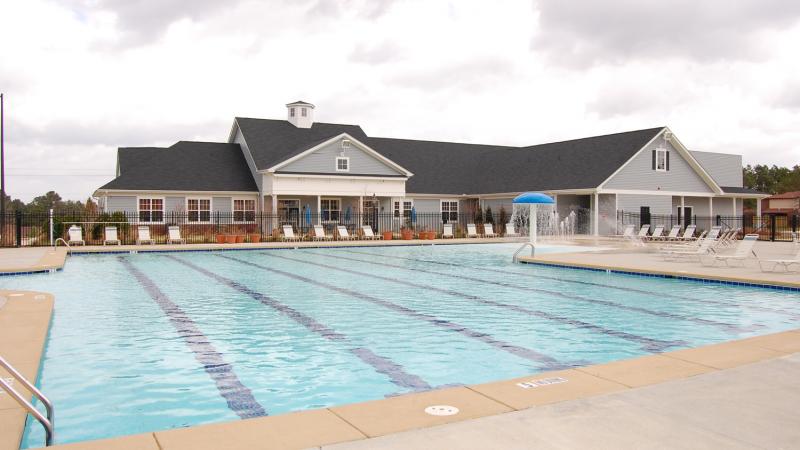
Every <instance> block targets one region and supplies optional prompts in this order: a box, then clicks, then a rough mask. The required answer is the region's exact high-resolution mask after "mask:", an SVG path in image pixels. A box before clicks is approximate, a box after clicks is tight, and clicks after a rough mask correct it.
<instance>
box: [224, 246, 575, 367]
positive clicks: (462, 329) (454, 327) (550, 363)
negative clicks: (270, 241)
mask: <svg viewBox="0 0 800 450" xmlns="http://www.w3.org/2000/svg"><path fill="white" fill-rule="evenodd" d="M214 256H217V257H219V258H224V259H227V260H230V261H235V262H238V263H240V264H244V265H247V266H250V267H255V268H258V269H261V270H265V271H267V272H271V273H275V274H278V275H283V276H285V277H287V278H291V279H294V280H298V281H302V282H305V283H307V284H311V285H315V286H319V287H322V288H325V289H329V290H332V291H336V292H339V293H341V294H345V295H347V296H349V297H354V298H357V299H359V300H364V301H367V302H369V303H373V304H375V305H379V306H383V307H384V308H387V309H389V310H391V311H395V312H398V313H400V314H403V315H405V316H408V317H412V318H414V319H419V320H423V321H425V322H428V323H430V324H432V325H435V326H437V327H440V328H444V329H446V330H448V331H452V332H455V333H458V334H461V335H463V336H466V337H469V338H472V339H476V340H478V341H480V342H483V343H485V344H488V345H490V346H492V347H494V348H497V349H500V350H503V351H505V352H508V353H511V354H512V355H514V356H518V357H520V358H523V359H527V360H529V361H533V362H535V363H536V364H538V365H539V366H540V367H541V368H544V369H547V370H557V369H566V368H570V367H575V366H577V365H580V364H583V363H580V364H578V363H575V364H566V363H563V362H560V361H558V360H557V359H555V358H553V357H552V356H548V355H545V354H544V353H540V352H538V351H536V350H532V349H529V348H526V347H521V346H518V345H514V344H511V343H509V342H505V341H502V340H499V339H497V338H495V337H493V336H491V335H490V334H487V333H482V332H480V331H475V330H472V329H470V328H468V327H466V326H464V325H461V324H458V323H455V322H451V321H449V320H444V319H440V318H438V317H436V316H432V315H430V314H426V313H422V312H419V311H416V310H414V309H411V308H408V307H405V306H402V305H398V304H397V303H393V302H390V301H389V300H384V299H381V298H378V297H374V296H372V295H369V294H364V293H362V292H358V291H354V290H352V289H347V288H342V287H339V286H335V285H332V284H329V283H325V282H322V281H318V280H313V279H311V278H308V277H304V276H302V275H298V274H295V273H291V272H286V271H284V270H280V269H275V268H272V267H267V266H263V265H261V264H257V263H254V262H250V261H245V260H242V259H238V258H234V257H231V256H226V255H214Z"/></svg>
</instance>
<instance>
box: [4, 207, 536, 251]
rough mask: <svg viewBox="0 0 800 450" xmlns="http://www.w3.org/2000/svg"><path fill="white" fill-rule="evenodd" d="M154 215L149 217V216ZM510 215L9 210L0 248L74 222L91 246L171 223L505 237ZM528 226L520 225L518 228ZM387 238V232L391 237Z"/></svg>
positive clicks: (196, 234) (202, 239) (197, 232)
mask: <svg viewBox="0 0 800 450" xmlns="http://www.w3.org/2000/svg"><path fill="white" fill-rule="evenodd" d="M146 219H149V220H146ZM510 220H511V215H510V214H500V213H494V214H492V215H491V216H486V215H485V214H465V213H461V214H454V213H442V214H440V213H416V214H413V215H410V214H409V215H405V216H403V215H401V216H395V215H394V214H385V213H374V214H361V213H349V214H348V213H345V212H333V213H331V212H325V213H323V214H307V213H299V214H269V213H253V212H244V213H242V212H237V213H223V212H208V213H202V212H201V213H200V214H198V213H197V212H195V213H186V212H166V213H163V214H158V215H157V216H153V217H149V216H148V217H141V216H140V215H139V214H137V213H124V212H116V213H113V214H106V213H92V214H87V213H85V212H69V211H63V212H54V213H52V214H51V213H19V212H16V213H14V212H12V213H6V214H5V215H3V216H2V217H0V246H2V247H33V246H47V245H52V243H53V242H54V241H55V240H56V239H58V238H63V239H67V238H68V229H69V228H70V227H71V226H73V225H74V226H78V227H80V228H81V233H82V237H83V239H84V240H85V241H86V244H87V245H102V244H103V241H104V239H105V227H116V229H117V235H118V238H119V239H120V241H121V242H122V243H123V244H134V243H135V242H136V240H137V235H138V231H137V227H139V226H147V227H148V229H149V231H150V235H151V237H152V238H153V240H154V241H155V242H156V243H166V242H167V238H168V227H170V226H178V227H179V229H180V233H181V237H182V238H184V239H185V240H186V242H187V243H214V242H223V241H224V240H226V239H235V238H229V237H228V236H238V239H239V242H241V241H245V242H255V241H273V240H280V239H281V232H282V231H281V230H282V227H283V225H291V226H292V228H293V230H294V233H295V234H296V235H298V236H301V237H307V236H309V235H311V234H312V228H313V226H314V225H322V227H323V228H324V230H325V233H326V234H329V235H332V236H335V237H336V236H338V235H337V232H336V228H337V226H339V225H343V226H345V227H346V228H347V230H348V233H349V234H350V235H351V236H360V234H361V226H362V225H369V226H370V227H371V228H372V230H373V232H374V233H375V234H382V233H391V235H392V238H394V239H399V238H401V237H402V236H403V235H404V234H406V235H407V234H408V233H409V232H410V233H411V235H412V236H414V237H420V232H433V233H435V236H437V237H439V236H441V234H442V231H443V225H444V224H445V223H450V224H453V232H454V234H455V236H456V237H463V236H465V234H466V229H467V224H470V223H475V224H476V225H477V231H478V233H483V225H484V224H485V223H492V224H494V227H493V229H494V232H495V233H498V234H500V235H502V234H503V233H504V232H505V224H506V223H508V222H509V221H510ZM520 225H524V224H518V225H517V226H520ZM387 237H388V236H387Z"/></svg>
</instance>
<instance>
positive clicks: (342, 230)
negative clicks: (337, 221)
mask: <svg viewBox="0 0 800 450" xmlns="http://www.w3.org/2000/svg"><path fill="white" fill-rule="evenodd" d="M336 234H338V235H339V239H341V240H343V241H349V240H352V239H355V238H356V237H355V236H350V233H348V232H347V227H346V226H344V225H336Z"/></svg>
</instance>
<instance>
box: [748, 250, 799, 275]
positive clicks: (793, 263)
mask: <svg viewBox="0 0 800 450" xmlns="http://www.w3.org/2000/svg"><path fill="white" fill-rule="evenodd" d="M756 258H757V259H758V267H759V268H761V271H762V272H777V271H778V267H783V271H784V272H789V271H790V270H789V268H790V267H797V269H798V270H800V245H798V246H797V252H796V253H795V255H794V259H761V258H758V256H757V255H756ZM765 263H766V264H765ZM770 265H772V267H769V266H770Z"/></svg>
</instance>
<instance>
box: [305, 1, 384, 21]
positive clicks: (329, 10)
mask: <svg viewBox="0 0 800 450" xmlns="http://www.w3.org/2000/svg"><path fill="white" fill-rule="evenodd" d="M396 1H397V0H315V1H313V2H312V3H311V6H310V7H309V8H308V12H309V14H310V15H312V16H316V17H324V18H331V17H339V16H342V15H344V14H346V13H355V15H357V16H358V17H362V18H365V19H377V18H379V17H381V16H383V15H384V14H386V13H387V12H388V11H389V9H391V7H392V5H393V4H394V3H395V2H396Z"/></svg>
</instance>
